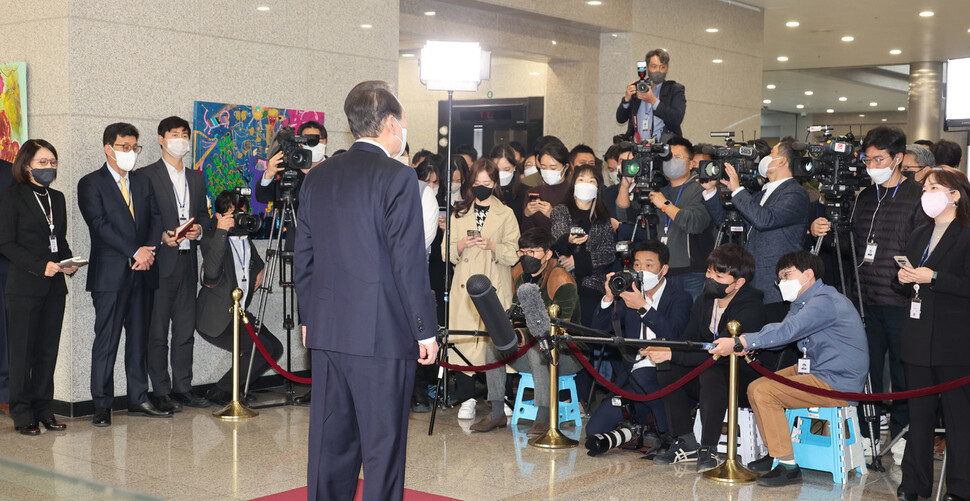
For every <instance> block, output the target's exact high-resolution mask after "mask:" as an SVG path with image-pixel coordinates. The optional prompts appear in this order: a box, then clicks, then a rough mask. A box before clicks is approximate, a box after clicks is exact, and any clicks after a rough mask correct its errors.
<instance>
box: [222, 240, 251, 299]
mask: <svg viewBox="0 0 970 501" xmlns="http://www.w3.org/2000/svg"><path fill="white" fill-rule="evenodd" d="M228 242H229V251H230V252H232V265H233V267H234V268H235V270H236V287H239V288H240V289H242V293H243V295H242V298H240V299H239V304H240V305H241V306H242V307H243V309H245V308H246V298H248V297H249V262H250V261H251V260H252V259H253V256H252V252H250V251H251V250H252V249H250V248H249V237H247V236H246V235H242V236H230V237H229V238H228Z"/></svg>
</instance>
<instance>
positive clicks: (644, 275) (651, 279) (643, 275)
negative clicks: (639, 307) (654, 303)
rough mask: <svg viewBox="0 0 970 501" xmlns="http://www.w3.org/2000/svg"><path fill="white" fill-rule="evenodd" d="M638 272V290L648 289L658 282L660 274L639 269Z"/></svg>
mask: <svg viewBox="0 0 970 501" xmlns="http://www.w3.org/2000/svg"><path fill="white" fill-rule="evenodd" d="M639 274H640V291H641V292H643V291H648V290H651V289H653V288H654V287H656V286H657V285H659V284H660V275H657V274H656V273H654V272H652V271H646V270H641V271H639Z"/></svg>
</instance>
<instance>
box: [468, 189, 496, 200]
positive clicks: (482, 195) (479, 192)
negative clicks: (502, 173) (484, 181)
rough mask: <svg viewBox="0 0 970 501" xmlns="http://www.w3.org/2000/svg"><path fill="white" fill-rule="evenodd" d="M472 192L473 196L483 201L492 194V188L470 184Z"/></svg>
mask: <svg viewBox="0 0 970 501" xmlns="http://www.w3.org/2000/svg"><path fill="white" fill-rule="evenodd" d="M472 194H473V195H475V198H477V199H478V201H479V202H484V201H486V200H488V197H490V196H492V189H491V188H489V187H488V186H482V185H478V186H472Z"/></svg>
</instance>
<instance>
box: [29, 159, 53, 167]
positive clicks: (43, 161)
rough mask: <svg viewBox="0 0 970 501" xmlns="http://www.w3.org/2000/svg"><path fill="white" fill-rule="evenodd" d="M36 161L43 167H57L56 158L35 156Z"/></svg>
mask: <svg viewBox="0 0 970 501" xmlns="http://www.w3.org/2000/svg"><path fill="white" fill-rule="evenodd" d="M34 162H37V165H39V166H41V167H47V166H48V165H49V166H51V167H57V159H56V158H35V159H34Z"/></svg>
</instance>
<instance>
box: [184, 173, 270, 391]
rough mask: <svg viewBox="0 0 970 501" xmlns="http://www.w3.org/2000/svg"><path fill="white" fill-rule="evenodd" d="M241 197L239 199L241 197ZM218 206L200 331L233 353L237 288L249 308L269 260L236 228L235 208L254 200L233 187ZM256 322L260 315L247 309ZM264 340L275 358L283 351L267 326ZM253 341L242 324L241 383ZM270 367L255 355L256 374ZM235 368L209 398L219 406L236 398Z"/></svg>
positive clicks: (207, 236) (208, 235)
mask: <svg viewBox="0 0 970 501" xmlns="http://www.w3.org/2000/svg"><path fill="white" fill-rule="evenodd" d="M237 199H238V200H237ZM213 208H214V209H215V211H216V217H215V223H216V224H215V225H214V226H213V227H210V228H207V229H206V231H205V233H204V235H203V237H202V287H201V288H200V289H199V298H198V302H197V303H196V306H197V307H196V322H195V325H196V329H197V330H198V331H199V334H202V339H205V340H206V341H208V342H209V343H212V344H213V345H215V346H217V347H219V348H222V349H223V350H226V351H228V352H229V353H232V345H233V332H232V330H233V318H232V305H233V299H232V291H233V289H235V288H237V287H238V288H239V289H241V290H242V291H243V297H242V299H240V301H239V303H240V304H241V305H242V306H243V308H246V307H248V306H249V304H250V303H251V302H252V301H253V292H254V291H255V290H256V289H258V288H259V286H260V284H261V283H262V281H263V260H262V259H260V257H259V253H258V252H257V251H256V246H255V245H253V243H252V241H250V239H249V237H248V235H247V234H246V233H244V232H241V231H238V230H237V228H236V226H235V212H236V211H237V210H238V211H242V212H249V201H248V200H246V199H245V197H241V199H240V197H237V195H236V194H235V193H234V192H232V191H229V190H226V191H223V192H222V193H220V194H219V196H218V197H216V201H215V204H213ZM246 317H247V318H249V321H250V322H254V321H255V320H256V319H255V316H254V315H253V314H252V313H250V312H248V311H247V312H246ZM257 336H258V338H259V341H260V342H261V343H262V344H263V346H265V347H266V350H267V351H269V353H270V355H272V357H273V359H277V358H279V357H280V355H282V354H283V345H282V344H281V343H280V342H279V340H277V339H276V337H275V336H273V334H272V333H271V332H270V331H269V329H267V328H266V326H265V325H261V326H260V328H259V334H258V335H257ZM252 350H253V341H252V339H251V338H250V337H249V333H247V332H246V331H245V327H244V326H243V325H242V324H240V332H239V360H238V363H239V367H240V371H239V375H240V379H241V380H240V382H239V385H240V387H242V386H243V385H245V377H246V376H245V375H244V374H245V373H246V372H245V370H244V369H247V368H248V366H249V357H250V352H252ZM268 368H269V363H268V362H266V360H265V359H263V357H262V356H261V355H257V356H256V357H255V358H254V359H253V366H252V372H251V374H252V378H251V379H255V378H256V377H258V376H259V375H260V374H262V373H263V372H264V371H265V370H266V369H268ZM231 391H232V367H230V368H229V370H228V371H227V372H226V374H225V375H223V376H222V378H221V379H219V381H218V382H217V383H216V384H215V386H213V387H212V389H210V390H209V391H208V393H207V394H206V398H207V399H208V400H210V401H212V402H214V403H215V404H217V405H225V404H227V403H228V402H229V400H230V399H231V398H232V394H231V393H230V392H231Z"/></svg>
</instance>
